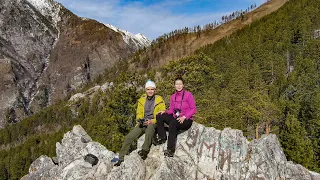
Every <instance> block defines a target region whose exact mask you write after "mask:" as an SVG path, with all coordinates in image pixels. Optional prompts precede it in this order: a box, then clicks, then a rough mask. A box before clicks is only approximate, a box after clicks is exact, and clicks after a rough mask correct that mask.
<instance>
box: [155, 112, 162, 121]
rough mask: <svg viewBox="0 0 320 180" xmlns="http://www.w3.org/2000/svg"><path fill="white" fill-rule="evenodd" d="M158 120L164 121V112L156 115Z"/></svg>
mask: <svg viewBox="0 0 320 180" xmlns="http://www.w3.org/2000/svg"><path fill="white" fill-rule="evenodd" d="M156 119H157V122H163V114H157V115H156Z"/></svg>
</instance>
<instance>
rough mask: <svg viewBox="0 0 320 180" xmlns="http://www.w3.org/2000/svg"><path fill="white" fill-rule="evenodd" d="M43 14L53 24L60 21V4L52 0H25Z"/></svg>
mask: <svg viewBox="0 0 320 180" xmlns="http://www.w3.org/2000/svg"><path fill="white" fill-rule="evenodd" d="M27 1H28V2H29V3H30V4H32V5H33V6H34V7H35V8H36V9H37V10H38V11H39V12H40V13H41V14H42V15H43V16H45V17H47V18H48V19H49V20H50V21H51V22H52V23H53V24H54V25H55V26H57V24H58V22H59V21H61V17H60V16H59V12H60V9H61V5H60V4H59V3H57V2H56V1H54V0H27Z"/></svg>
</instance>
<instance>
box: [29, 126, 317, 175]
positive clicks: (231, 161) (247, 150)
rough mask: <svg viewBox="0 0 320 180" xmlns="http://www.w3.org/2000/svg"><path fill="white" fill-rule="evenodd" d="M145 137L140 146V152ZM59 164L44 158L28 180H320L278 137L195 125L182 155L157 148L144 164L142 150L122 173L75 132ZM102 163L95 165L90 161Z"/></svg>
mask: <svg viewBox="0 0 320 180" xmlns="http://www.w3.org/2000/svg"><path fill="white" fill-rule="evenodd" d="M143 141H144V136H142V137H141V138H140V139H139V140H138V149H141V146H142V144H143ZM56 147H57V159H58V164H57V165H55V164H54V163H53V162H52V160H51V158H49V157H46V156H41V157H40V158H38V159H37V160H36V161H34V162H33V163H32V165H31V166H30V169H29V174H28V175H26V176H24V177H23V179H25V180H27V179H30V180H31V179H108V180H113V179H114V180H140V179H151V180H171V179H172V180H179V179H181V180H182V179H183V180H185V179H186V180H192V179H206V180H209V179H210V180H212V179H222V180H224V179H230V180H238V179H239V180H242V179H250V180H251V179H252V180H262V179H263V180H269V179H270V180H284V179H290V180H320V175H319V174H317V173H314V172H310V171H309V170H307V169H306V168H304V167H302V166H301V165H299V164H294V163H293V162H290V161H287V159H286V156H285V155H284V153H283V151H282V149H281V146H280V144H279V141H278V139H277V137H276V135H274V134H271V135H269V136H263V137H262V138H261V139H258V140H253V141H252V142H249V141H248V140H247V139H246V138H245V137H244V136H243V134H242V132H241V131H240V130H233V129H230V128H226V129H224V130H222V131H221V130H217V129H215V128H209V127H205V126H203V125H200V124H197V123H194V124H193V126H192V127H191V128H190V129H189V130H188V131H186V132H183V133H181V134H179V135H178V139H177V147H176V153H175V155H174V157H172V158H168V157H165V156H164V155H163V151H164V150H165V149H166V145H165V144H164V145H161V146H152V147H151V150H150V153H149V154H148V158H147V159H146V160H144V161H143V160H142V159H141V158H140V157H139V155H138V154H137V150H136V151H133V152H132V153H131V154H129V155H128V156H125V161H124V162H123V163H122V164H121V166H119V167H113V164H112V162H111V159H112V158H113V157H114V153H113V152H111V151H108V150H107V149H106V148H105V147H103V146H102V145H101V144H99V143H97V142H93V141H92V140H91V138H90V137H89V136H88V134H87V133H86V132H85V131H84V130H83V128H82V127H81V126H75V127H74V128H73V130H72V131H70V132H68V133H66V134H65V135H64V138H63V139H62V141H61V143H57V145H56ZM88 154H90V155H89V157H94V159H95V158H98V161H97V164H95V165H93V164H92V163H89V162H90V161H89V162H88V160H87V161H86V160H85V159H86V157H88Z"/></svg>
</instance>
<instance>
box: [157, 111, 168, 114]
mask: <svg viewBox="0 0 320 180" xmlns="http://www.w3.org/2000/svg"><path fill="white" fill-rule="evenodd" d="M165 112H166V111H159V113H158V114H163V113H165Z"/></svg>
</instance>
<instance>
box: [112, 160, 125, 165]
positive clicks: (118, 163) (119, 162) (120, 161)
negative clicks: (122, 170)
mask: <svg viewBox="0 0 320 180" xmlns="http://www.w3.org/2000/svg"><path fill="white" fill-rule="evenodd" d="M122 162H123V160H119V161H118V162H117V163H115V164H114V166H120V165H121V163H122Z"/></svg>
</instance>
